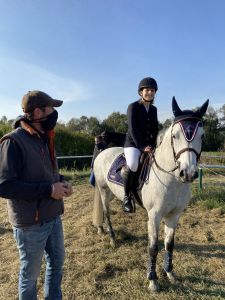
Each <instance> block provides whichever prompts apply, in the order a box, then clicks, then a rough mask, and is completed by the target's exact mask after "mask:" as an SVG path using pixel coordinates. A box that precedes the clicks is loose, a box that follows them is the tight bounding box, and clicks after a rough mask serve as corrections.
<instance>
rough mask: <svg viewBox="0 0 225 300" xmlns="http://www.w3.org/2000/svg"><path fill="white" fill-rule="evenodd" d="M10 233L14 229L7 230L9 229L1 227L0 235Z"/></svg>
mask: <svg viewBox="0 0 225 300" xmlns="http://www.w3.org/2000/svg"><path fill="white" fill-rule="evenodd" d="M8 232H12V228H7V227H2V226H0V235H3V234H6V233H8Z"/></svg>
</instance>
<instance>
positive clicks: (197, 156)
mask: <svg viewBox="0 0 225 300" xmlns="http://www.w3.org/2000/svg"><path fill="white" fill-rule="evenodd" d="M185 120H193V121H195V122H196V125H195V128H194V131H193V134H192V136H191V138H190V139H189V138H188V137H187V135H186V133H185V130H184V128H183V126H182V125H181V124H182V123H181V122H182V121H185ZM177 123H179V125H180V126H181V129H182V132H183V135H184V137H185V139H186V140H187V141H188V143H190V142H191V141H192V140H193V139H194V137H195V135H196V132H197V130H198V128H199V127H201V126H202V122H201V119H199V118H196V117H191V118H190V117H188V118H187V117H186V118H185V117H183V118H180V119H178V120H176V121H174V122H173V124H172V129H171V138H170V141H171V147H172V149H173V158H174V162H175V167H174V168H173V169H171V170H169V171H167V170H165V169H164V168H162V167H161V166H160V165H159V164H158V163H157V161H156V159H155V154H154V153H153V155H152V158H153V161H154V162H155V165H156V167H157V168H158V169H159V170H161V171H163V172H165V173H173V172H174V171H175V170H177V169H178V168H179V167H180V163H179V161H178V159H179V158H180V156H181V154H182V153H184V152H187V151H188V152H194V153H195V155H196V159H197V162H198V161H199V159H200V156H201V151H200V152H199V153H198V152H197V151H196V150H195V149H194V148H189V147H186V148H183V149H181V150H180V151H178V152H177V153H176V151H175V149H174V142H173V127H174V126H175V125H176V124H177Z"/></svg>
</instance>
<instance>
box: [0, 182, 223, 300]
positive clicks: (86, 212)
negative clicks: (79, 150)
mask: <svg viewBox="0 0 225 300" xmlns="http://www.w3.org/2000/svg"><path fill="white" fill-rule="evenodd" d="M93 192H94V190H93V188H91V187H90V186H89V185H88V184H87V183H85V182H83V183H80V184H79V185H76V186H75V187H74V194H73V196H71V197H70V198H68V199H66V201H65V214H64V216H63V224H64V232H65V247H66V261H65V267H64V279H63V295H64V299H68V300H73V299H77V300H78V299H80V300H83V299H87V300H92V299H93V300H98V299H99V300H100V299H101V300H103V299H106V300H108V299H116V300H118V299H134V300H141V299H157V300H158V299H168V300H169V299H170V300H171V299H193V300H194V299H210V300H211V299H225V266H224V265H225V215H224V214H223V213H222V212H221V210H220V209H214V210H210V211H209V210H203V208H200V207H199V206H198V205H191V206H189V207H188V208H187V209H186V211H185V212H184V213H183V215H182V217H181V219H180V222H179V226H178V228H177V232H176V240H175V250H174V261H173V263H174V271H175V272H176V274H177V277H178V279H179V283H178V284H176V285H175V284H171V283H169V282H168V281H167V280H166V279H165V278H163V277H161V276H160V270H161V267H162V265H163V224H162V226H161V228H160V244H159V248H160V252H159V255H158V261H157V264H158V273H159V285H160V292H159V293H158V294H151V293H150V292H149V290H148V280H147V279H146V270H147V262H148V241H147V215H146V212H145V211H144V210H143V209H141V208H138V209H137V212H136V214H134V215H128V216H127V215H125V214H124V213H123V212H122V209H121V203H120V202H119V201H118V200H116V199H115V200H113V202H112V205H111V210H112V223H113V225H114V229H115V233H116V237H117V247H116V248H115V249H112V248H111V247H110V245H109V238H108V235H107V234H105V235H103V236H98V235H97V234H96V229H95V228H94V227H93V225H92V204H93ZM0 200H1V207H0V260H1V269H0V283H1V284H0V300H8V299H9V300H11V299H17V284H18V268H19V262H18V253H17V249H16V246H15V242H14V240H13V237H12V229H11V226H10V224H9V223H8V219H7V206H6V200H4V199H0ZM43 275H44V262H43V268H42V271H41V275H40V280H39V282H38V289H39V299H43V280H44V277H43Z"/></svg>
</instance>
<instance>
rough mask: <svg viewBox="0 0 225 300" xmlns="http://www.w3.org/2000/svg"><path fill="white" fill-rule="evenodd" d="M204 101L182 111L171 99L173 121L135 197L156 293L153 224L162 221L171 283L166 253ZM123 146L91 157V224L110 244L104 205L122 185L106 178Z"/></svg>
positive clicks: (194, 155) (197, 142)
mask: <svg viewBox="0 0 225 300" xmlns="http://www.w3.org/2000/svg"><path fill="white" fill-rule="evenodd" d="M208 102H209V100H207V101H206V102H205V103H204V104H203V105H202V106H201V107H200V108H199V109H198V110H196V111H192V110H184V111H182V110H181V109H180V108H179V106H178V104H177V102H176V100H175V97H173V100H172V108H173V113H174V116H175V119H174V122H173V124H172V125H171V126H170V127H169V128H168V129H167V130H166V132H165V134H164V136H163V138H162V140H161V142H160V144H159V145H158V146H157V148H156V150H155V153H154V156H153V163H152V166H151V170H150V174H149V179H148V181H147V182H145V183H144V185H143V188H142V190H141V192H140V197H141V198H142V202H143V205H144V208H145V209H146V210H147V213H148V236H149V265H148V279H149V280H150V283H149V288H150V290H151V291H157V290H158V285H157V274H156V258H157V254H158V235H159V225H160V222H161V220H162V218H164V221H165V242H164V244H165V259H164V268H163V269H164V272H165V274H166V275H167V277H168V278H169V280H170V281H171V282H175V281H176V279H175V275H174V273H173V272H172V269H173V265H172V256H173V247H174V235H175V229H176V227H177V223H178V220H179V217H180V215H181V213H182V212H183V211H184V209H185V208H186V206H187V204H188V202H189V199H190V183H191V182H192V181H193V180H194V179H195V178H197V176H198V172H197V162H198V159H199V157H200V154H201V146H202V137H203V128H202V122H201V119H202V117H203V115H204V114H205V112H206V110H207V107H208ZM121 153H123V148H119V147H115V148H109V149H106V150H104V151H103V152H102V153H101V154H100V155H99V156H98V157H97V158H96V160H95V163H94V174H95V179H96V186H95V199H94V213H93V223H94V225H95V226H97V227H98V233H101V232H102V230H103V213H104V221H105V223H106V225H107V229H108V232H109V236H110V243H111V245H112V246H114V245H115V234H114V231H113V228H112V224H111V221H110V212H109V203H110V201H111V200H112V199H113V198H114V197H116V198H118V199H120V200H122V199H123V197H124V190H123V187H122V186H120V185H117V184H115V183H113V182H110V181H109V180H108V178H107V174H108V172H109V169H110V167H111V165H112V163H113V161H114V160H115V158H116V157H118V156H119V155H120V154H121ZM121 209H122V208H121Z"/></svg>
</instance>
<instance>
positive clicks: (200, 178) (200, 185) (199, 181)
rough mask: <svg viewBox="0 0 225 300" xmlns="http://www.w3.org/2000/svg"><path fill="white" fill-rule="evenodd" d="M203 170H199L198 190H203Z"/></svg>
mask: <svg viewBox="0 0 225 300" xmlns="http://www.w3.org/2000/svg"><path fill="white" fill-rule="evenodd" d="M202 173H203V172H202V168H200V167H199V168H198V189H199V190H200V191H201V190H202Z"/></svg>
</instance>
